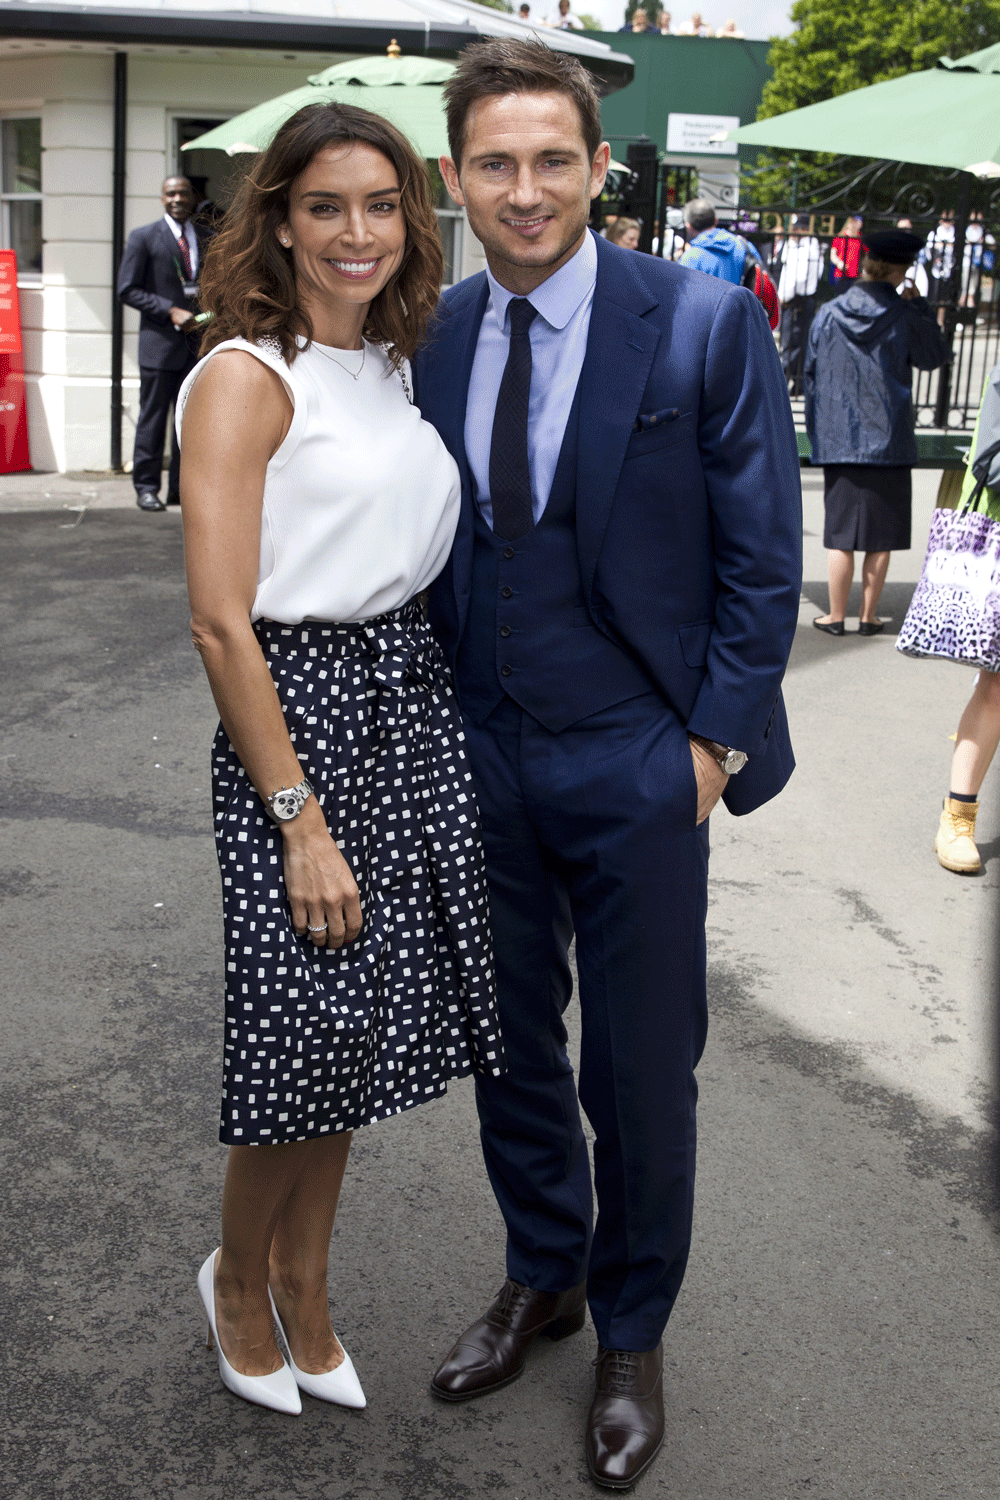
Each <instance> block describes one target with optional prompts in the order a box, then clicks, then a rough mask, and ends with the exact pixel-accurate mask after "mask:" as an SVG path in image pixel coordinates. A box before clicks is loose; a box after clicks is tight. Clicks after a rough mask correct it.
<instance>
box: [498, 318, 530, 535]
mask: <svg viewBox="0 0 1000 1500" xmlns="http://www.w3.org/2000/svg"><path fill="white" fill-rule="evenodd" d="M536 311H537V309H536V308H534V307H532V305H531V303H530V302H529V301H528V299H527V298H526V297H515V298H514V300H513V301H512V302H511V304H510V349H509V351H508V353H507V364H506V366H505V367H504V372H503V379H502V380H501V382H500V394H499V395H498V396H497V409H496V414H495V415H494V418H493V438H492V441H491V443H490V503H491V504H492V506H493V530H494V532H495V533H496V535H497V536H502V537H505V538H506V539H507V541H509V542H514V541H517V539H518V537H522V536H524V535H525V534H526V533H527V532H529V531H530V530H531V528H532V526H534V524H535V518H534V514H533V512H532V508H531V469H530V466H529V463H528V396H529V394H530V391H531V340H530V337H529V334H528V330H529V328H530V327H531V324H532V320H533V319H534V317H535V314H536Z"/></svg>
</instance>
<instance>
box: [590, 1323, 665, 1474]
mask: <svg viewBox="0 0 1000 1500" xmlns="http://www.w3.org/2000/svg"><path fill="white" fill-rule="evenodd" d="M586 1444H587V1468H588V1469H589V1470H590V1477H591V1479H593V1480H594V1482H595V1483H596V1484H600V1485H603V1486H604V1487H605V1489H609V1490H627V1489H630V1488H631V1486H632V1485H633V1484H635V1481H636V1480H637V1479H638V1478H639V1476H640V1474H644V1473H645V1472H646V1470H647V1469H648V1468H649V1466H650V1464H651V1463H652V1462H653V1459H654V1458H655V1457H656V1455H657V1454H658V1453H659V1451H660V1448H661V1447H662V1445H663V1344H662V1343H659V1344H657V1346H656V1348H655V1349H651V1350H650V1351H649V1353H648V1354H633V1353H631V1352H630V1351H629V1350H622V1349H602V1348H600V1347H598V1351H597V1391H596V1394H595V1396H594V1400H593V1402H592V1404H591V1407H590V1414H589V1416H588V1417H587V1439H586Z"/></svg>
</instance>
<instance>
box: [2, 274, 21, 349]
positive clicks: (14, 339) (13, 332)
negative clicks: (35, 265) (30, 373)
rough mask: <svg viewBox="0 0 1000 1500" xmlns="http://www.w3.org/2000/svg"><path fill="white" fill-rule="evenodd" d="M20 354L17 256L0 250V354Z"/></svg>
mask: <svg viewBox="0 0 1000 1500" xmlns="http://www.w3.org/2000/svg"><path fill="white" fill-rule="evenodd" d="M20 352H21V309H20V307H19V306H18V301H17V256H16V255H15V254H14V252H13V250H0V354H20Z"/></svg>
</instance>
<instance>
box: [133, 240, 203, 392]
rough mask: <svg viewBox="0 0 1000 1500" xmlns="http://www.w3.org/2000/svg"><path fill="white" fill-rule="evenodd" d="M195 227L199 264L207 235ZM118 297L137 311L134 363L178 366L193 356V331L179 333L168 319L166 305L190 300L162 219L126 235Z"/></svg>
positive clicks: (195, 340)
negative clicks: (137, 360)
mask: <svg viewBox="0 0 1000 1500" xmlns="http://www.w3.org/2000/svg"><path fill="white" fill-rule="evenodd" d="M195 233H196V235H197V236H198V256H199V261H198V264H199V267H200V266H201V263H202V262H203V261H204V258H205V249H206V246H207V245H208V241H209V238H210V236H208V235H206V234H205V233H204V231H202V230H199V229H197V228H196V229H195ZM118 298H119V300H120V301H121V302H124V303H126V304H127V305H128V306H129V307H134V308H137V309H138V311H139V314H140V318H139V367H140V369H142V368H145V369H147V370H183V369H184V367H185V365H188V364H190V362H191V358H192V356H193V357H194V358H197V357H198V337H197V335H194V336H192V335H187V334H183V333H179V332H178V331H177V329H176V328H175V327H174V325H173V323H172V322H171V321H170V309H171V308H172V307H184V308H188V309H192V310H193V308H194V302H193V301H192V299H191V298H190V297H185V295H184V287H183V285H182V281H181V254H180V251H179V250H178V248H177V241H176V240H175V239H174V237H173V235H172V234H171V232H170V230H169V229H168V228H167V226H166V224H165V223H164V222H163V220H162V219H158V220H157V221H156V223H155V224H144V225H143V227H142V228H141V229H133V231H132V233H131V234H130V235H129V237H128V243H127V244H126V246H125V253H124V255H123V256H122V263H121V266H120V267H119V271H118Z"/></svg>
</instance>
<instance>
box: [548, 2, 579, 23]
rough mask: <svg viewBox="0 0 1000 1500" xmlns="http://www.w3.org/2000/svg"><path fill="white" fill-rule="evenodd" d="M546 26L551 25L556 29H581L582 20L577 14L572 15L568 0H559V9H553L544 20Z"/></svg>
mask: <svg viewBox="0 0 1000 1500" xmlns="http://www.w3.org/2000/svg"><path fill="white" fill-rule="evenodd" d="M545 24H546V26H551V27H553V29H554V30H556V31H582V30H583V22H582V21H581V20H580V18H579V16H574V14H573V12H572V11H571V10H570V0H559V9H558V10H556V11H553V13H552V15H550V16H549V19H548V20H547V21H546V23H545Z"/></svg>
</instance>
